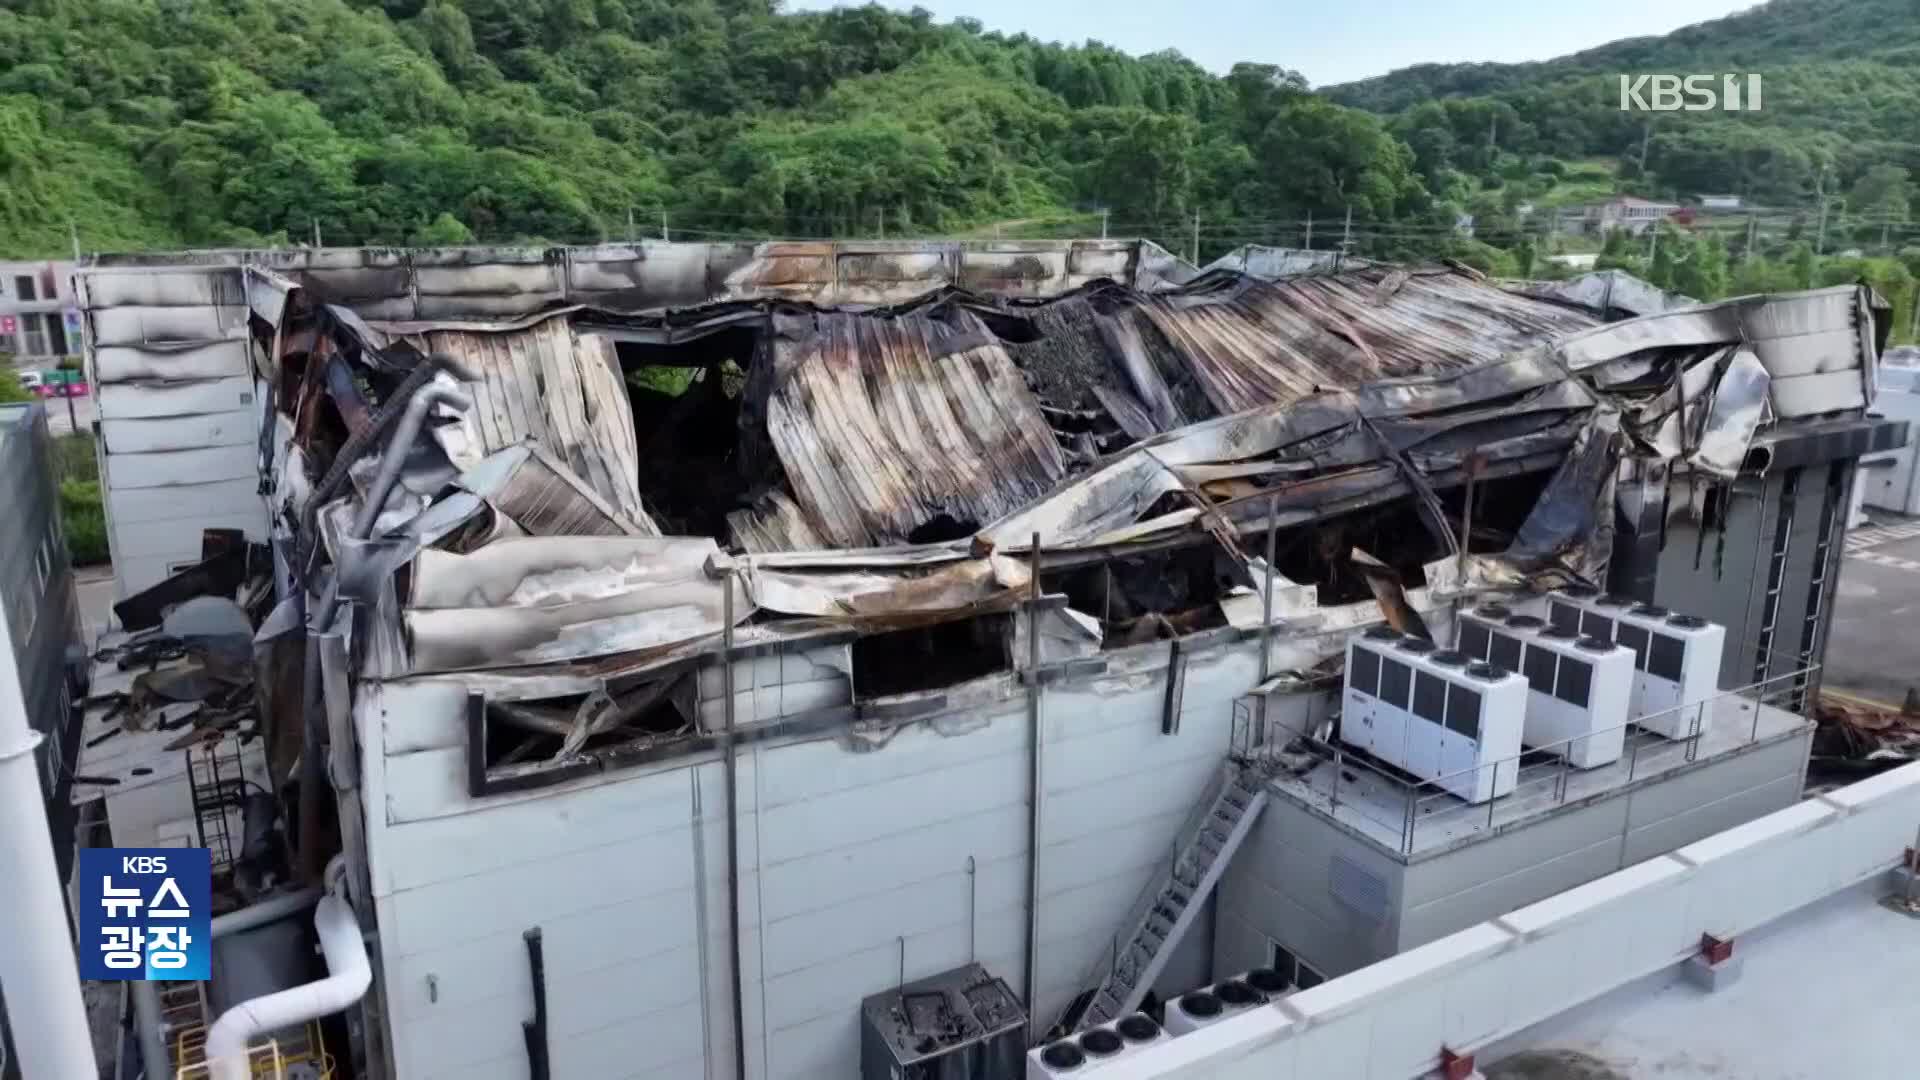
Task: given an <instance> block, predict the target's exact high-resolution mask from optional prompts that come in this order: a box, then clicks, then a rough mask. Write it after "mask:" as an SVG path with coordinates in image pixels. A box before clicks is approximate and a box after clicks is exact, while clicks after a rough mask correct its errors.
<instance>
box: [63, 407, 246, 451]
mask: <svg viewBox="0 0 1920 1080" xmlns="http://www.w3.org/2000/svg"><path fill="white" fill-rule="evenodd" d="M100 437H101V439H102V440H104V441H105V442H106V444H107V453H109V454H139V453H149V452H152V451H155V450H192V449H195V448H197V447H203V446H257V445H258V443H259V439H260V432H259V424H258V422H257V418H256V417H255V415H254V413H253V412H252V411H251V410H247V409H242V410H239V411H236V412H224V413H200V414H197V415H193V416H165V417H153V418H151V419H135V420H126V419H111V418H109V419H104V420H101V421H100Z"/></svg>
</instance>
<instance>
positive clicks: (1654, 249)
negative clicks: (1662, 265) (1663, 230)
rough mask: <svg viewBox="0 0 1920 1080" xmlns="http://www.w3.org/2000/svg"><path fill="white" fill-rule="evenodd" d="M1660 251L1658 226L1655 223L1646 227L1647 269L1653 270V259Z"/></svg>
mask: <svg viewBox="0 0 1920 1080" xmlns="http://www.w3.org/2000/svg"><path fill="white" fill-rule="evenodd" d="M1659 253H1660V226H1659V224H1658V223H1657V222H1656V223H1655V224H1653V225H1651V226H1649V227H1648V228H1647V271H1648V272H1649V273H1651V272H1652V271H1653V260H1654V257H1655V256H1656V255H1658V254H1659Z"/></svg>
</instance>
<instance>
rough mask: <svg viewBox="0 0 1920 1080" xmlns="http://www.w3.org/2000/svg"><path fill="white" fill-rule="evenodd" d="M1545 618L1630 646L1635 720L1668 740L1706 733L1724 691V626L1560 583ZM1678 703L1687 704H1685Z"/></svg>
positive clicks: (1549, 601)
mask: <svg viewBox="0 0 1920 1080" xmlns="http://www.w3.org/2000/svg"><path fill="white" fill-rule="evenodd" d="M1547 619H1548V621H1549V622H1551V623H1553V624H1554V625H1555V626H1559V627H1571V626H1573V625H1574V624H1576V623H1577V624H1578V628H1579V631H1580V632H1581V633H1583V634H1590V635H1592V636H1594V637H1604V638H1606V639H1607V640H1609V641H1613V642H1617V643H1618V644H1620V645H1623V646H1625V647H1626V648H1628V649H1630V650H1632V652H1633V655H1634V669H1635V676H1634V687H1633V702H1632V705H1631V709H1632V713H1633V721H1634V722H1635V723H1637V724H1639V725H1640V726H1641V727H1642V728H1644V729H1646V730H1648V731H1651V732H1654V733H1655V734H1658V735H1664V736H1666V737H1667V738H1669V739H1684V738H1688V737H1690V736H1693V735H1696V734H1704V733H1705V732H1706V731H1707V730H1708V729H1709V728H1711V727H1712V723H1713V710H1712V709H1709V708H1706V707H1705V704H1704V703H1705V702H1706V701H1707V700H1708V699H1710V698H1712V697H1713V696H1714V695H1715V694H1717V693H1719V689H1720V654H1721V650H1722V649H1723V648H1724V647H1725V645H1726V637H1727V631H1726V628H1725V627H1723V626H1720V625H1719V624H1717V623H1710V622H1708V621H1706V620H1705V619H1702V618H1699V617H1697V616H1693V615H1676V614H1674V613H1673V612H1670V611H1668V610H1667V609H1666V608H1663V607H1655V606H1653V605H1651V604H1636V603H1634V602H1633V601H1632V600H1631V599H1628V598H1626V597H1620V596H1597V595H1594V593H1593V591H1592V590H1589V589H1584V588H1573V589H1561V590H1560V591H1558V592H1555V593H1554V594H1553V595H1552V596H1551V597H1549V598H1548V601H1547ZM1681 706H1686V707H1685V708H1681Z"/></svg>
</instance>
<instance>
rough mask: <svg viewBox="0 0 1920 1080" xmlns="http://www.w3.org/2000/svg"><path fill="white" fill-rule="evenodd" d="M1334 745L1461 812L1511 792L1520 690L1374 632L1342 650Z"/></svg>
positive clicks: (1495, 673) (1523, 699)
mask: <svg viewBox="0 0 1920 1080" xmlns="http://www.w3.org/2000/svg"><path fill="white" fill-rule="evenodd" d="M1341 705H1342V707H1341V716H1340V739H1341V741H1342V742H1345V743H1346V744H1347V745H1349V746H1354V747H1357V748H1359V749H1362V750H1365V751H1367V752H1368V753H1370V754H1372V755H1373V756H1374V757H1376V758H1379V759H1380V760H1382V761H1384V762H1386V763H1388V764H1389V765H1392V766H1394V767H1396V768H1399V769H1403V770H1405V771H1406V772H1409V773H1412V774H1413V775H1414V776H1416V777H1418V778H1420V779H1421V780H1432V781H1438V782H1439V786H1440V787H1441V788H1442V789H1443V790H1445V791H1447V792H1450V793H1452V794H1453V795H1456V796H1458V797H1460V798H1462V799H1465V800H1466V801H1468V802H1470V803H1482V802H1486V801H1487V800H1488V799H1495V798H1499V797H1500V796H1502V795H1505V794H1507V793H1508V792H1510V791H1512V790H1513V785H1514V781H1515V779H1516V774H1517V772H1518V768H1519V767H1518V763H1517V761H1516V760H1515V759H1517V758H1518V757H1519V756H1520V738H1521V732H1522V730H1523V729H1524V727H1525V726H1526V717H1527V683H1526V680H1525V679H1523V678H1521V677H1520V676H1519V675H1518V674H1516V673H1514V672H1511V671H1502V670H1500V669H1499V668H1497V667H1494V666H1492V665H1490V664H1486V663H1477V662H1474V661H1472V660H1471V659H1469V658H1468V657H1467V656H1466V654H1464V653H1460V652H1456V651H1453V650H1446V651H1442V650H1438V649H1436V648H1435V647H1434V645H1433V643H1432V642H1430V641H1423V640H1421V639H1419V638H1412V637H1403V636H1401V635H1400V634H1399V633H1398V632H1396V631H1394V630H1392V629H1390V628H1388V627H1384V626H1380V627H1374V628H1373V629H1371V630H1368V631H1367V632H1366V633H1364V634H1355V635H1354V636H1353V637H1351V638H1349V639H1348V641H1347V672H1346V685H1345V689H1344V691H1343V693H1342V695H1341Z"/></svg>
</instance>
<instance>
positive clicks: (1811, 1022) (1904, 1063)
mask: <svg viewBox="0 0 1920 1080" xmlns="http://www.w3.org/2000/svg"><path fill="white" fill-rule="evenodd" d="M1882 891H1884V886H1883V885H1882V883H1881V879H1875V880H1874V881H1873V882H1870V883H1869V884H1868V886H1867V887H1863V888H1855V889H1851V890H1848V891H1846V892H1843V893H1840V894H1837V895H1835V896H1833V897H1830V898H1828V899H1827V900H1825V901H1823V902H1821V903H1819V904H1816V905H1814V906H1812V907H1809V908H1805V909H1802V910H1801V911H1798V912H1796V913H1794V914H1792V915H1790V916H1788V917H1787V918H1785V919H1783V920H1781V921H1780V922H1778V923H1776V924H1774V925H1772V926H1769V927H1767V928H1766V929H1764V930H1762V931H1760V932H1758V933H1755V934H1749V935H1747V936H1745V937H1742V938H1740V939H1739V940H1738V942H1737V943H1736V945H1735V955H1736V956H1738V957H1740V958H1741V963H1742V964H1743V965H1744V970H1743V971H1742V973H1741V976H1740V979H1739V980H1738V981H1737V982H1735V983H1733V985H1731V986H1727V987H1723V988H1721V989H1720V990H1718V991H1716V992H1714V993H1711V994H1709V993H1705V992H1703V991H1702V990H1700V989H1698V988H1697V987H1695V986H1694V985H1693V984H1692V983H1690V982H1688V981H1687V980H1686V979H1684V978H1683V977H1681V975H1680V974H1679V971H1678V969H1669V970H1667V971H1664V972H1661V973H1660V974H1658V975H1654V976H1652V977H1650V978H1647V979H1643V980H1640V981H1639V982H1635V983H1630V984H1628V985H1626V986H1623V987H1621V988H1619V989H1617V990H1615V991H1613V992H1612V993H1610V994H1607V995H1606V996H1604V997H1601V998H1599V999H1598V1000H1596V1001H1593V1002H1591V1003H1589V1004H1587V1005H1585V1006H1582V1007H1580V1008H1577V1009H1572V1010H1569V1011H1568V1012H1566V1013H1563V1014H1562V1015H1561V1016H1559V1017H1557V1018H1555V1019H1554V1020H1551V1021H1548V1022H1547V1023H1546V1024H1543V1025H1541V1026H1539V1027H1537V1028H1535V1029H1534V1030H1532V1031H1528V1032H1524V1033H1522V1034H1521V1035H1519V1036H1517V1037H1515V1038H1514V1039H1512V1040H1509V1041H1508V1042H1506V1043H1505V1044H1503V1045H1501V1046H1500V1047H1497V1048H1496V1049H1495V1050H1494V1051H1492V1052H1489V1053H1483V1054H1482V1055H1480V1062H1481V1065H1482V1067H1483V1069H1484V1070H1485V1072H1486V1075H1487V1078H1488V1080H1642V1078H1652V1077H1659V1078H1660V1080H1725V1078H1728V1077H1739V1078H1740V1080H1800V1078H1802V1077H1816V1076H1823V1077H1857V1078H1860V1080H1866V1078H1869V1077H1901V1076H1912V1075H1914V1072H1915V1066H1914V1050H1915V1047H1916V1045H1920V1036H1916V1035H1915V1033H1914V1032H1913V1030H1912V1028H1911V1026H1910V1024H1909V1019H1910V1016H1911V1006H1910V1004H1909V1000H1910V997H1911V993H1912V987H1913V973H1914V972H1915V971H1920V919H1914V918H1911V917H1908V916H1906V915H1902V914H1899V913H1897V912H1894V911H1890V910H1888V909H1887V908H1886V907H1885V906H1883V905H1882V904H1881V903H1880V902H1879V899H1878V897H1879V894H1880V893H1881V892H1882Z"/></svg>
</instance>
